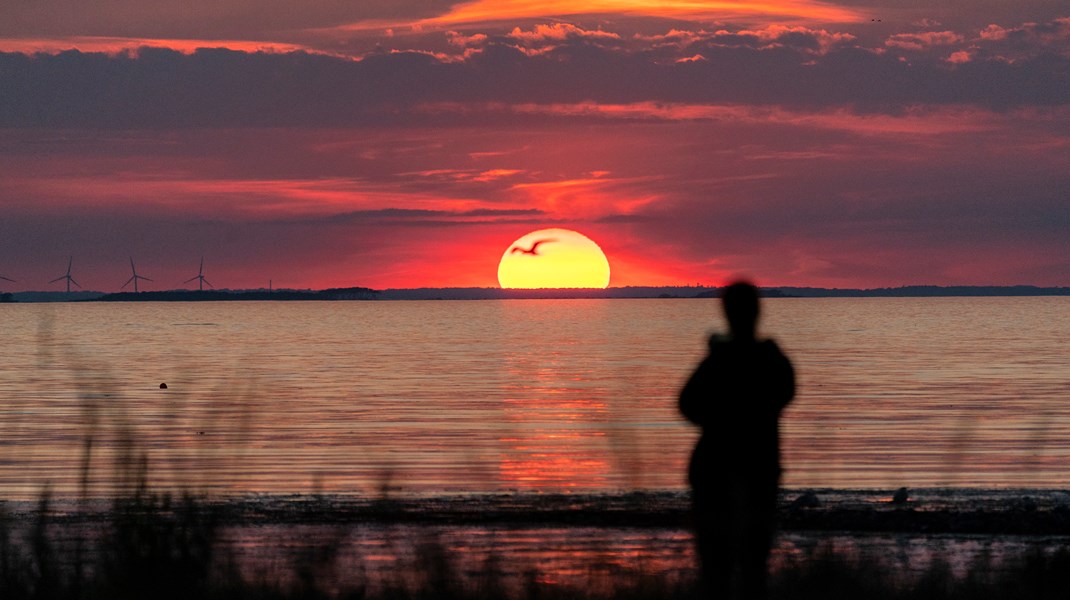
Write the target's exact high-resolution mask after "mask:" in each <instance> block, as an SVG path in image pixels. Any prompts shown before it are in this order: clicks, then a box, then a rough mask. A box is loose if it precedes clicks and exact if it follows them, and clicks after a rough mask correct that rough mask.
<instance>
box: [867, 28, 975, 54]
mask: <svg viewBox="0 0 1070 600" xmlns="http://www.w3.org/2000/svg"><path fill="white" fill-rule="evenodd" d="M963 39H964V38H963V36H961V35H959V34H957V33H955V32H953V31H925V32H921V33H897V34H895V35H893V36H892V37H890V38H888V39H887V40H885V42H884V44H885V45H886V46H889V47H892V48H902V49H904V50H915V51H924V50H929V49H931V48H933V47H934V46H953V45H955V44H960V43H962V41H963Z"/></svg>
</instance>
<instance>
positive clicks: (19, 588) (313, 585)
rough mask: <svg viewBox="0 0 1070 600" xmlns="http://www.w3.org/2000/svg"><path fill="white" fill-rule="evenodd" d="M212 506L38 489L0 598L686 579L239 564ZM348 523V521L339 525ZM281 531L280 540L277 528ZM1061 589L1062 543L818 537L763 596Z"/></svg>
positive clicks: (1036, 593) (1005, 594) (500, 592)
mask: <svg viewBox="0 0 1070 600" xmlns="http://www.w3.org/2000/svg"><path fill="white" fill-rule="evenodd" d="M220 523H221V520H220V518H219V514H218V513H217V512H216V509H214V508H212V505H210V504H208V503H202V502H198V501H196V500H194V499H192V498H188V497H187V498H181V499H177V500H176V499H173V498H172V497H170V496H167V495H158V494H153V493H150V492H149V491H148V490H146V489H145V488H144V487H143V486H142V487H139V488H138V489H137V490H136V491H135V492H133V493H132V494H131V495H130V496H128V497H126V498H124V499H122V500H119V501H116V502H115V503H114V505H113V506H112V508H111V510H110V511H109V513H108V515H107V519H106V520H105V522H104V524H103V525H102V526H101V527H99V528H87V527H86V526H85V522H84V521H79V520H78V519H70V518H64V517H63V516H62V515H60V516H57V515H54V514H53V512H52V511H51V510H50V506H49V501H48V497H47V495H46V496H44V497H43V499H42V500H41V502H40V504H39V506H38V508H37V510H36V511H34V513H33V515H32V517H31V518H30V519H29V520H28V521H27V520H26V519H19V520H16V519H14V518H13V517H12V516H11V515H10V514H7V513H3V514H0V598H4V599H5V600H22V599H26V600H30V599H37V600H51V599H116V600H123V599H128V598H129V599H133V598H158V599H162V600H168V599H175V600H178V599H180V598H181V599H188V598H205V599H217V598H218V599H231V598H234V599H245V598H248V599H254V600H255V599H264V600H269V599H270V600H275V599H277V600H289V599H294V600H297V599H328V598H338V599H343V600H349V599H357V598H363V599H383V600H404V599H414V600H416V599H424V598H446V599H456V600H467V599H471V600H490V599H495V598H532V599H537V598H548V599H557V598H562V599H572V598H576V599H581V598H625V599H636V600H639V599H652V600H653V599H669V598H681V597H685V598H686V597H693V596H697V590H696V585H695V582H694V581H689V580H684V581H680V580H678V579H671V578H669V577H668V576H667V575H666V574H659V573H650V572H642V571H628V572H623V573H617V574H614V575H613V576H612V577H611V578H610V577H609V576H606V577H605V578H604V580H600V581H596V582H594V583H593V584H592V585H591V586H590V587H589V588H588V589H575V588H569V587H563V586H561V585H559V584H555V583H552V582H549V581H547V580H545V579H541V578H540V577H539V576H538V574H537V571H536V569H537V568H538V565H531V569H532V570H531V572H530V573H529V574H526V575H521V576H519V577H518V576H516V575H515V574H513V575H511V576H510V575H506V574H504V573H503V572H502V571H501V569H500V568H499V565H498V564H497V562H496V561H495V560H493V557H492V558H491V559H488V560H487V561H486V563H485V564H484V566H483V568H482V570H480V571H479V572H475V573H473V572H471V571H470V570H469V571H464V570H462V569H461V568H460V567H458V566H457V564H456V561H454V560H452V559H451V556H450V555H449V552H448V551H447V550H446V549H445V547H444V546H442V545H441V544H438V543H437V542H436V541H435V538H434V536H433V534H432V532H431V531H430V530H429V535H428V537H427V540H426V542H422V543H420V544H418V546H419V547H417V548H410V549H408V550H410V551H411V552H406V553H405V554H406V555H407V556H410V557H411V558H410V559H408V561H409V562H408V564H405V565H404V566H403V568H400V569H398V571H397V572H396V573H395V574H394V578H393V579H392V580H387V581H382V580H374V581H373V580H372V579H371V578H369V579H368V580H367V581H366V582H363V583H357V584H345V585H342V584H340V583H339V581H340V580H341V579H343V578H340V577H338V575H339V571H340V570H342V569H346V570H348V575H349V577H345V578H344V579H346V580H347V581H353V580H354V577H353V575H354V572H355V573H356V577H355V580H356V581H358V582H359V581H361V577H360V573H361V572H363V567H362V565H361V564H360V560H359V559H358V560H357V561H356V564H354V562H353V559H352V557H350V558H349V559H348V560H345V561H342V560H340V558H339V552H338V550H339V542H340V540H341V539H342V538H343V537H344V536H342V535H339V536H338V538H337V540H336V541H335V542H333V543H332V542H323V543H320V544H319V545H318V546H312V547H309V548H308V549H307V550H305V551H303V552H302V553H301V554H300V556H299V558H298V559H297V560H295V561H293V562H292V564H289V565H287V566H285V567H280V569H283V570H285V572H273V573H258V574H249V573H246V572H243V571H242V569H241V568H240V566H239V565H238V564H237V561H236V560H235V557H234V555H233V553H232V552H231V548H230V545H229V543H228V542H227V541H226V540H225V539H224V538H223V537H222V536H221V535H220V531H221V528H220ZM347 527H359V525H354V526H347ZM280 542H282V540H280ZM1067 590H1070V552H1068V551H1066V550H1062V551H1057V552H1046V553H1045V552H1040V551H1036V552H1030V553H1028V554H1026V555H1024V556H1021V557H1018V559H1017V560H1016V561H1015V562H1013V563H1012V564H1007V563H1006V562H1004V563H1003V564H1000V565H998V568H995V566H994V565H993V564H992V562H991V560H990V559H988V558H980V559H978V560H976V561H975V563H974V564H970V565H968V566H967V567H966V569H965V574H964V575H963V574H962V572H961V571H960V572H959V574H958V575H957V576H956V575H955V574H953V572H952V569H951V568H950V566H949V565H948V564H946V563H944V562H939V561H936V562H934V563H932V564H931V565H929V567H928V568H927V570H925V571H924V572H921V573H911V574H909V575H905V574H903V573H895V572H890V571H889V570H888V569H887V568H886V567H882V566H881V565H880V564H879V563H877V562H875V561H871V560H863V559H857V558H851V557H847V556H845V555H843V554H839V553H836V552H834V551H832V550H831V549H829V548H819V549H816V550H814V551H811V552H809V553H806V554H804V555H796V556H791V557H788V558H787V559H786V562H784V563H783V564H780V565H778V568H777V569H776V570H775V572H774V574H773V577H772V594H771V596H772V598H775V599H784V600H809V599H815V600H816V599H818V598H820V599H822V600H827V599H828V598H866V599H867V600H883V599H889V600H890V599H897V598H922V599H928V598H932V599H948V600H952V599H962V600H973V599H978V600H979V599H982V598H983V599H986V600H989V599H990V600H1000V599H1011V598H1015V599H1016V598H1030V599H1038V600H1043V599H1047V598H1065V597H1066V595H1067Z"/></svg>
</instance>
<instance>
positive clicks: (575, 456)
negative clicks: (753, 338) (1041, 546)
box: [0, 297, 1070, 499]
mask: <svg viewBox="0 0 1070 600" xmlns="http://www.w3.org/2000/svg"><path fill="white" fill-rule="evenodd" d="M763 309H764V313H763V321H762V330H763V333H764V335H767V336H770V337H773V338H775V339H776V340H777V341H778V343H779V344H780V345H781V347H782V348H783V349H784V351H785V352H786V353H787V354H788V355H789V356H790V357H791V359H792V361H793V363H794V365H795V369H796V373H797V377H798V395H797V397H796V399H795V401H794V402H793V403H792V404H791V406H790V407H789V408H788V409H787V411H786V412H785V414H784V417H783V425H782V438H783V455H784V456H783V458H784V463H785V467H786V471H785V476H784V484H785V486H786V487H793V488H801V487H821V488H852V489H858V488H880V489H884V488H889V489H894V488H896V487H899V486H909V487H942V488H946V487H951V488H956V487H960V488H1018V487H1029V488H1058V487H1066V486H1068V485H1070V466H1068V465H1070V402H1068V400H1070V360H1068V357H1070V356H1068V352H1067V345H1066V340H1067V339H1068V338H1070V298H1061V297H1057V298H1051V297H1048V298H895V299H884V298H851V299H791V298H785V299H769V300H766V301H765V303H764V305H763ZM0 324H2V325H0V336H2V338H0V341H2V350H0V353H2V354H0V360H2V362H0V497H4V498H7V499H19V498H22V499H30V498H33V497H35V496H36V495H38V494H39V493H40V492H41V490H42V489H44V488H45V486H48V487H49V489H51V490H52V492H53V493H54V494H56V495H59V496H64V495H80V494H82V493H88V494H90V495H96V496H106V495H108V494H111V493H114V492H115V490H116V487H117V486H120V485H129V484H130V482H131V481H132V480H133V479H136V478H137V477H139V476H141V475H144V476H145V477H147V479H148V481H149V483H150V484H152V485H154V486H157V487H163V488H175V489H178V488H181V489H192V490H195V491H201V492H209V493H214V494H251V493H268V494H291V493H309V492H316V493H326V494H363V495H368V494H386V493H388V494H395V495H398V494H413V495H443V494H447V495H448V494H455V493H461V494H467V493H484V492H503V491H519V492H535V493H542V492H552V493H560V492H567V493H596V494H597V493H614V492H619V491H628V490H637V489H638V490H682V489H684V488H685V477H684V473H685V467H686V464H687V459H688V455H689V453H690V450H691V447H692V445H693V444H694V441H695V439H696V436H697V431H696V430H695V428H694V427H692V426H691V425H689V424H688V423H686V422H685V421H683V419H682V418H681V417H680V415H679V414H678V412H677V408H676V397H677V393H678V391H679V388H680V386H681V385H682V384H683V383H684V381H685V380H686V378H687V376H688V374H689V373H690V371H691V369H693V368H694V366H695V364H696V363H697V362H698V361H699V360H701V358H702V356H703V354H704V353H705V349H706V339H707V336H708V335H709V334H710V333H711V332H714V331H717V330H720V329H722V328H723V323H722V322H721V319H720V316H719V304H718V302H717V301H716V300H704V299H639V300H622V299H613V300H497V301H437V302H436V301H426V302H424V301H397V302H387V301H369V302H218V303H216V302H199V303H148V302H145V303H66V304H13V305H12V304H9V305H0ZM161 384H166V386H167V387H166V389H161Z"/></svg>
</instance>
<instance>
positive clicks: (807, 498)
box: [791, 490, 821, 510]
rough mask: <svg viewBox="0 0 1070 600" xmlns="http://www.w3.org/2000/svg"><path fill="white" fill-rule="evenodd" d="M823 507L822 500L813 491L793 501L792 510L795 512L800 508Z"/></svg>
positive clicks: (808, 491)
mask: <svg viewBox="0 0 1070 600" xmlns="http://www.w3.org/2000/svg"><path fill="white" fill-rule="evenodd" d="M820 506H821V499H820V498H818V497H817V494H815V493H814V492H813V491H812V490H806V491H805V492H803V493H802V494H800V495H799V497H798V498H796V499H794V500H792V501H791V508H792V509H793V510H795V509H799V508H818V507H820Z"/></svg>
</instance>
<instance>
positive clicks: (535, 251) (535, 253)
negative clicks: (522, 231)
mask: <svg viewBox="0 0 1070 600" xmlns="http://www.w3.org/2000/svg"><path fill="white" fill-rule="evenodd" d="M556 241H557V239H556V238H547V239H545V240H535V242H534V243H532V244H531V248H528V249H527V250H525V249H523V248H521V247H520V246H513V247H512V248H510V249H509V254H516V253H517V252H522V253H524V254H531V255H533V256H538V255H539V245H540V244H545V243H547V242H556Z"/></svg>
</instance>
